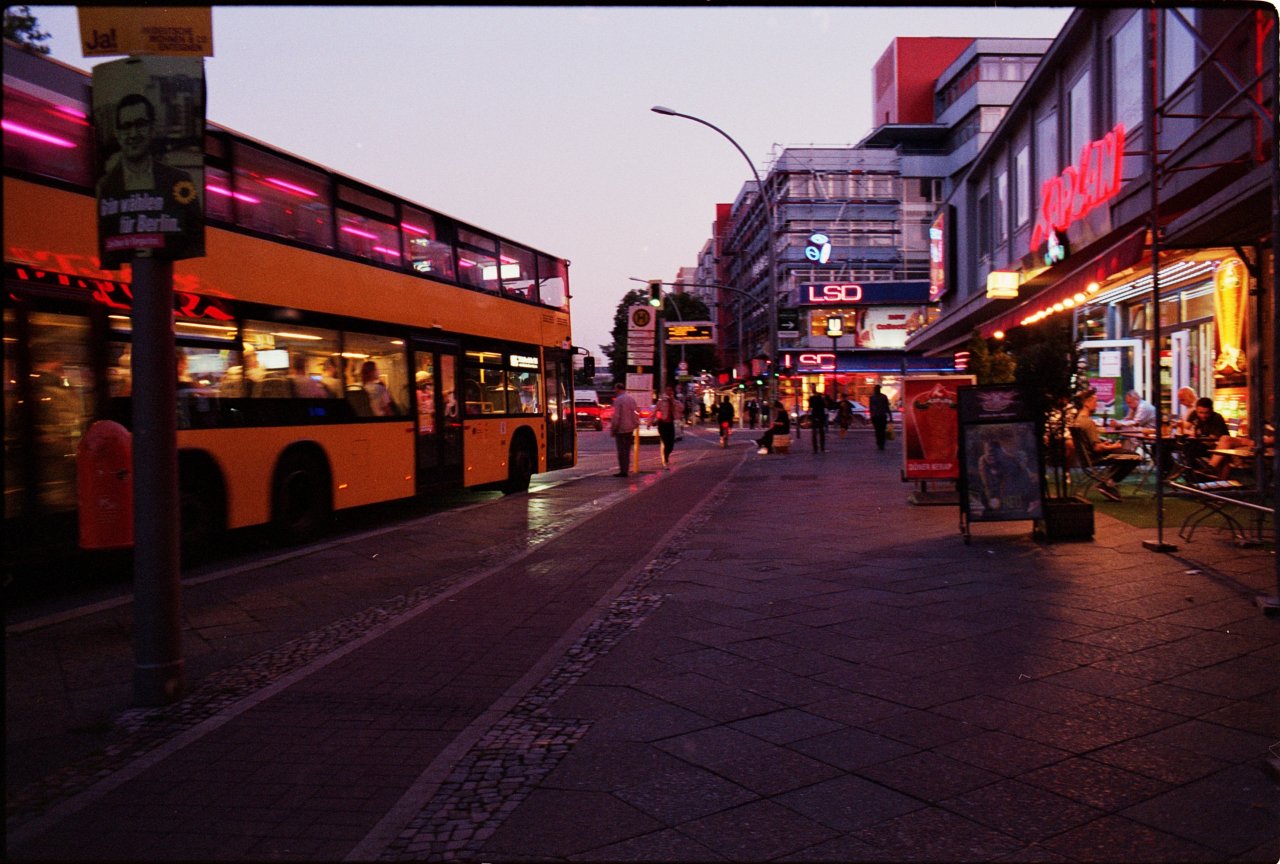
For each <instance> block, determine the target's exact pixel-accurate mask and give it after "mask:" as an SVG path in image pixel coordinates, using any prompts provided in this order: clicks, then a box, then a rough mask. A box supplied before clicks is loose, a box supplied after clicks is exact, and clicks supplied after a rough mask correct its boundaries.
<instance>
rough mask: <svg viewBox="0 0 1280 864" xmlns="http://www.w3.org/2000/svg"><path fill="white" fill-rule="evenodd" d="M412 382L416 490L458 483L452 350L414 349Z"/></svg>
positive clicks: (459, 458)
mask: <svg viewBox="0 0 1280 864" xmlns="http://www.w3.org/2000/svg"><path fill="white" fill-rule="evenodd" d="M415 349H416V350H415V351H414V353H413V369H414V372H413V382H414V404H415V408H414V411H415V423H414V425H415V432H416V433H417V434H416V435H415V436H414V437H415V439H416V446H415V451H416V462H417V486H418V489H419V490H421V489H424V488H427V487H431V486H439V485H443V484H454V483H460V482H461V481H462V416H461V413H460V412H459V410H458V368H459V364H458V349H457V347H456V346H443V345H423V344H418V345H416V346H415Z"/></svg>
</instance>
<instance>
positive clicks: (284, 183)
mask: <svg viewBox="0 0 1280 864" xmlns="http://www.w3.org/2000/svg"><path fill="white" fill-rule="evenodd" d="M262 182H263V183H269V184H271V185H272V186H275V187H276V188H278V189H283V190H284V191H286V192H292V193H294V194H295V195H302V196H305V197H307V198H315V197H316V196H317V195H319V193H318V192H313V191H311V190H310V189H307V188H306V187H304V186H298V185H296V184H294V183H290V182H289V181H288V180H281V179H280V178H279V177H263V178H262Z"/></svg>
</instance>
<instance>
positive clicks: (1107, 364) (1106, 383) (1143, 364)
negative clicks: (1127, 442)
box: [1080, 339, 1153, 418]
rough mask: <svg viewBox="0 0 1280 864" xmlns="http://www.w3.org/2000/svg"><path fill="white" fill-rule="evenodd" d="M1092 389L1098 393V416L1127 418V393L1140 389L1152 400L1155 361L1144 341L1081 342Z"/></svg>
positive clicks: (1103, 340) (1139, 390) (1098, 340)
mask: <svg viewBox="0 0 1280 864" xmlns="http://www.w3.org/2000/svg"><path fill="white" fill-rule="evenodd" d="M1080 353H1081V354H1082V356H1083V361H1084V368H1085V371H1086V374H1087V375H1088V378H1089V386H1090V387H1093V388H1094V389H1095V390H1097V391H1098V415H1099V416H1101V417H1115V418H1119V417H1123V416H1124V413H1125V411H1126V406H1125V404H1124V394H1125V393H1128V392H1129V391H1130V390H1137V391H1138V392H1139V393H1141V394H1142V395H1143V397H1144V398H1146V399H1148V400H1149V399H1151V397H1152V395H1153V394H1152V392H1151V388H1150V387H1149V386H1148V381H1149V379H1150V369H1151V360H1150V358H1149V355H1148V354H1147V343H1146V342H1145V341H1143V340H1142V339H1094V340H1090V341H1087V342H1082V343H1080Z"/></svg>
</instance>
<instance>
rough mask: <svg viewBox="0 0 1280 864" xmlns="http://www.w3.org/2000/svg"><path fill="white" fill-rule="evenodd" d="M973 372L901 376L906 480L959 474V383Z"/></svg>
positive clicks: (968, 379)
mask: <svg viewBox="0 0 1280 864" xmlns="http://www.w3.org/2000/svg"><path fill="white" fill-rule="evenodd" d="M976 382H977V379H976V378H975V377H974V376H972V375H908V376H907V377H906V378H904V379H903V380H902V431H903V442H902V458H903V473H902V476H903V479H905V480H955V479H957V478H958V477H959V476H960V457H959V434H960V431H959V421H958V415H957V399H958V397H957V393H956V390H957V388H958V387H961V386H963V385H971V384H974V383H976Z"/></svg>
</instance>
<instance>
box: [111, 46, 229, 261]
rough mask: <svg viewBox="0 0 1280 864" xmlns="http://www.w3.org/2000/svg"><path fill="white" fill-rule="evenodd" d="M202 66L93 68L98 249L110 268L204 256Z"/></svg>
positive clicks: (148, 62)
mask: <svg viewBox="0 0 1280 864" xmlns="http://www.w3.org/2000/svg"><path fill="white" fill-rule="evenodd" d="M204 97H205V89H204V61H203V60H202V59H201V58H199V57H130V58H128V59H125V60H115V61H113V62H110V63H101V64H99V65H97V66H95V67H94V69H93V114H94V126H95V127H96V129H97V136H98V142H97V145H98V146H97V152H98V157H99V162H98V174H97V176H98V183H97V199H98V247H99V257H100V258H101V259H102V266H103V267H104V268H107V269H114V268H117V267H120V266H121V265H122V264H127V263H129V261H130V260H132V258H133V256H134V255H138V254H145V255H152V256H154V257H156V258H164V259H167V260H171V261H176V260H179V259H183V258H198V257H201V256H203V255H204V110H205V99H204Z"/></svg>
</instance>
